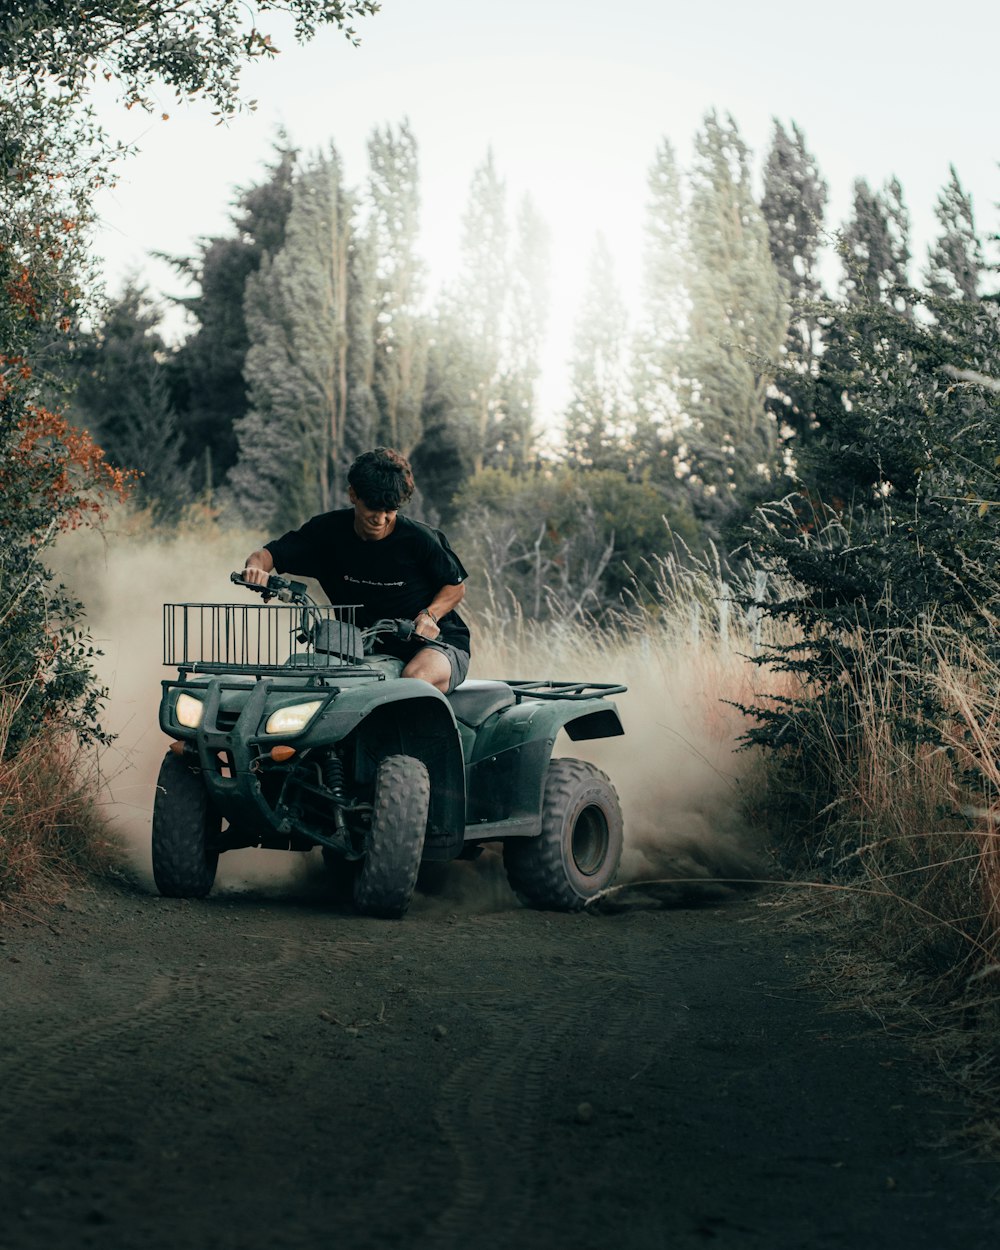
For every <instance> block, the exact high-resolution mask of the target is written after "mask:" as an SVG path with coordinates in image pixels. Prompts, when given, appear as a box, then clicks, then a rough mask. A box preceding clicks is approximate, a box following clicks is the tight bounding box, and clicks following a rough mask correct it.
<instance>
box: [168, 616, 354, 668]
mask: <svg viewBox="0 0 1000 1250" xmlns="http://www.w3.org/2000/svg"><path fill="white" fill-rule="evenodd" d="M355 611H356V605H353V604H351V605H347V606H343V605H338V606H337V607H329V606H322V607H318V606H312V605H310V606H309V607H300V606H298V605H289V604H267V605H264V604H243V603H165V604H164V605H163V663H164V664H165V665H169V666H170V667H172V668H178V669H180V670H182V671H186V672H199V673H252V674H256V673H270V672H283V673H287V672H288V669H289V667H292V666H293V667H294V668H295V669H296V670H297V671H301V670H302V669H303V668H304V669H306V670H309V669H321V670H324V669H333V668H336V669H342V668H347V667H357V666H360V665H362V664H364V663H365V659H364V655H363V654H362V653H361V647H360V636H359V634H358V633H357V631H356V620H355ZM314 639H319V640H320V641H321V642H322V649H319V650H318V649H317V648H316V647H314V645H313V640H314Z"/></svg>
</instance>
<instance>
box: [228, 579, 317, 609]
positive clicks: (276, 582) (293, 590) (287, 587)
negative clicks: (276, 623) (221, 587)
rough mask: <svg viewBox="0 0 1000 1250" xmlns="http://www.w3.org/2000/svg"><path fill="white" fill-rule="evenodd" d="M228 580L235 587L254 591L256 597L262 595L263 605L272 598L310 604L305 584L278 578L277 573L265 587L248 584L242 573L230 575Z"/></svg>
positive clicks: (284, 601)
mask: <svg viewBox="0 0 1000 1250" xmlns="http://www.w3.org/2000/svg"><path fill="white" fill-rule="evenodd" d="M229 580H230V581H231V582H232V583H233V584H234V585H236V586H243V587H245V588H246V589H247V590H253V591H255V592H256V593H257V594H258V595H263V597H264V602H265V603H267V601H268V599H272V598H274V599H280V600H281V602H282V603H301V604H307V603H310V602H311V600H310V598H309V593H308V589H309V588H308V587H307V586H306V584H305V582H293V581H290V580H289V579H288V578H287V577H280V576H279V575H278V574H277V573H272V574H271V576H270V577H269V578H268V579H267V585H266V586H259V585H258V584H257V583H256V582H248V581H247V580H246V578H245V577H244V576H243V574H242V573H230V574H229Z"/></svg>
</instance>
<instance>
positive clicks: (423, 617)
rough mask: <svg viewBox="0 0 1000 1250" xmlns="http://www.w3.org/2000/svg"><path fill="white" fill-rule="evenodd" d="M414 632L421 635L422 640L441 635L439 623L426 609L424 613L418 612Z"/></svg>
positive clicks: (414, 622)
mask: <svg viewBox="0 0 1000 1250" xmlns="http://www.w3.org/2000/svg"><path fill="white" fill-rule="evenodd" d="M413 625H414V632H415V633H417V634H419V635H420V637H421V638H427V639H432V638H436V637H437V636H438V634H440V632H441V630H440V629H439V628H438V624H437V622H436V621H435V620H434V619H433V617H432V616H431V614H430V613H429V612H428V611H427V609H426V608H425V609H424V611H423V612H418V613H417V615H416V616H415V617H414V619H413Z"/></svg>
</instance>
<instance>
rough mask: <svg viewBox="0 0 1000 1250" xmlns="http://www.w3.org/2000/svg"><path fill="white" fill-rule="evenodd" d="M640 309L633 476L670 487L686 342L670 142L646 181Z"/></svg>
mask: <svg viewBox="0 0 1000 1250" xmlns="http://www.w3.org/2000/svg"><path fill="white" fill-rule="evenodd" d="M646 185H647V194H648V199H647V203H646V218H645V225H644V228H643V235H644V246H643V268H642V303H641V309H640V315H639V325H638V329H637V330H636V333H635V337H634V340H633V345H632V399H633V404H634V409H635V431H634V436H633V442H634V447H633V452H632V461H633V464H632V471H633V473H635V474H636V475H641V474H643V473H648V474H649V475H650V476H651V478H652V480H654V481H656V482H658V483H661V484H667V485H670V486H671V487H674V484H675V483H676V480H677V479H676V475H675V473H674V464H673V454H674V450H675V443H676V433H677V429H678V427H679V425H680V419H681V412H680V404H679V400H678V392H679V389H680V375H679V369H680V362H681V355H682V352H683V350H684V342H685V338H686V334H687V283H688V255H687V226H686V223H685V220H684V208H683V203H682V197H681V176H680V171H679V170H678V167H677V160H676V157H675V154H674V149H673V147H672V146H671V144H670V142H669V140H667V139H664V140H662V141H661V143H660V145H659V147H658V148H657V150H656V155H655V157H654V160H653V164H652V166H651V167H650V170H649V174H648V177H647V183H646Z"/></svg>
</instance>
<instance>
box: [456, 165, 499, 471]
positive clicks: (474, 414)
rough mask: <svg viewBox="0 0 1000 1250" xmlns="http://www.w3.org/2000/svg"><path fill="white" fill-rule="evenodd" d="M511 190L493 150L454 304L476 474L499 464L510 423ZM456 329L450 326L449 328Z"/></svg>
mask: <svg viewBox="0 0 1000 1250" xmlns="http://www.w3.org/2000/svg"><path fill="white" fill-rule="evenodd" d="M507 248H508V224H507V190H506V185H505V184H504V182H503V181H502V179H501V178H500V177H499V176H498V174H497V171H496V166H495V165H494V162H493V152H492V149H491V150H490V151H489V152H487V155H486V160H485V161H484V162H483V164H482V165H480V166H479V168H478V169H477V170H476V171H475V173H474V174H473V178H472V186H471V188H470V192H469V201H468V204H467V206H466V209H465V213H464V215H463V218H462V238H461V248H460V256H461V276H460V277H459V280H458V282H457V284H456V286H455V288H454V290H453V292H452V295H451V298H450V300H449V301H448V310H447V313H446V316H445V323H446V326H447V327H448V329H449V330H450V331H451V333H450V335H449V337H452V338H453V339H454V338H455V337H459V336H460V337H461V339H462V340H463V342H464V350H462V351H461V352H460V354H459V358H458V360H457V361H456V367H457V369H458V371H459V379H458V393H459V402H460V403H461V405H462V407H463V409H464V410H465V411H464V422H463V424H464V425H465V436H466V440H467V446H468V448H469V454H470V459H471V465H472V471H473V472H474V473H480V472H481V471H482V470H483V468H484V466H486V465H490V464H494V463H495V462H496V461H497V459H498V458H499V456H498V450H499V448H500V446H501V443H502V432H501V426H502V425H503V421H504V416H505V413H504V410H503V379H502V374H501V352H502V343H503V331H504V308H505V303H506V294H507V282H508V268H507ZM448 323H450V325H449V324H448Z"/></svg>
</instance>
